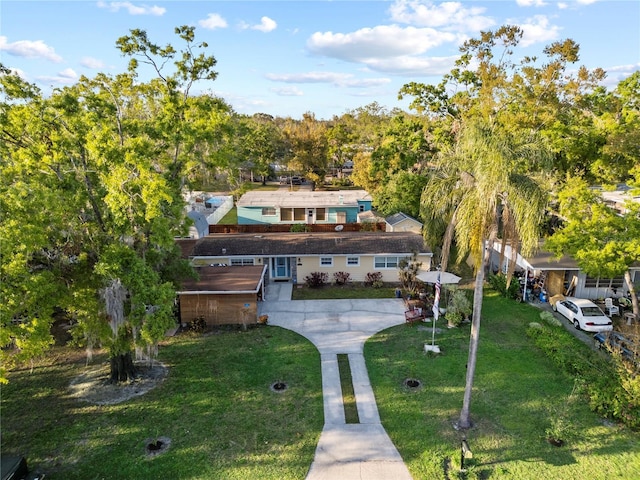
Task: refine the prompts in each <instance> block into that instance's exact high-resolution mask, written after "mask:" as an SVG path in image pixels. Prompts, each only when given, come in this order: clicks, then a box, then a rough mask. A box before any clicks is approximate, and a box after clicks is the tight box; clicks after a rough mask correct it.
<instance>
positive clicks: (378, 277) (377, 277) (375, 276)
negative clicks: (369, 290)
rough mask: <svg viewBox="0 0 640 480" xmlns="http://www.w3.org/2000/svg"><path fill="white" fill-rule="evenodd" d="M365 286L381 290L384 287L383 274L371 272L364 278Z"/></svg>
mask: <svg viewBox="0 0 640 480" xmlns="http://www.w3.org/2000/svg"><path fill="white" fill-rule="evenodd" d="M364 285H365V287H373V288H380V287H382V286H383V283H382V272H369V273H367V275H366V276H365V277H364Z"/></svg>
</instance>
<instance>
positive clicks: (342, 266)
mask: <svg viewBox="0 0 640 480" xmlns="http://www.w3.org/2000/svg"><path fill="white" fill-rule="evenodd" d="M352 256H353V257H358V258H359V259H360V265H359V266H355V265H347V255H334V256H331V255H327V257H330V258H332V259H333V265H332V266H326V265H320V256H312V257H298V260H299V261H298V266H297V272H298V277H297V278H298V283H304V279H305V277H306V276H308V275H310V274H311V273H313V272H326V273H327V274H328V275H329V282H332V281H333V274H334V273H335V272H349V280H350V281H352V282H364V280H365V278H366V276H367V273H371V272H380V273H381V274H382V281H383V282H389V283H396V282H399V281H400V278H399V275H398V268H396V267H394V268H376V267H375V257H376V256H381V255H359V256H358V255H349V257H352ZM418 261H419V262H422V267H421V269H422V270H429V269H430V268H431V255H427V254H423V255H418Z"/></svg>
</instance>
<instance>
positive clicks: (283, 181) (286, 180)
mask: <svg viewBox="0 0 640 480" xmlns="http://www.w3.org/2000/svg"><path fill="white" fill-rule="evenodd" d="M279 180H280V183H281V184H287V183H289V177H287V176H286V175H280V179H279Z"/></svg>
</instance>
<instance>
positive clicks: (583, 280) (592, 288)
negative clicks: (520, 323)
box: [491, 242, 640, 299]
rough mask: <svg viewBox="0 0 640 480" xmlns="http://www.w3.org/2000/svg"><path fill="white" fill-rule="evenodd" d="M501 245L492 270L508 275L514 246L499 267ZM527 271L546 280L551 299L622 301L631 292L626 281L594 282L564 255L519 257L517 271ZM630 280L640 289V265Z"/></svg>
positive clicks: (540, 252) (495, 251)
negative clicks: (562, 296) (613, 298)
mask: <svg viewBox="0 0 640 480" xmlns="http://www.w3.org/2000/svg"><path fill="white" fill-rule="evenodd" d="M500 251H501V244H500V242H496V243H495V244H494V248H493V252H492V257H491V265H492V270H500V271H502V272H506V271H507V269H508V265H509V263H510V262H511V261H512V260H511V253H512V252H511V246H509V245H507V246H506V247H505V259H504V263H503V264H502V265H499V263H500ZM518 270H524V271H526V272H527V275H528V276H533V277H539V278H540V277H542V278H544V289H545V290H546V292H547V294H548V296H549V297H552V296H554V295H558V294H562V295H567V293H570V295H571V296H574V297H578V298H588V299H600V298H606V297H622V296H624V295H626V294H627V291H628V288H627V285H626V282H625V281H624V277H623V276H620V277H616V278H594V277H589V276H588V275H586V274H585V273H584V272H582V271H581V270H580V268H579V267H578V264H577V262H576V261H575V260H574V259H573V258H571V257H569V256H567V255H565V256H563V257H561V258H556V257H555V256H554V255H553V254H552V253H550V252H548V251H545V250H544V249H543V248H540V249H539V250H538V252H537V253H535V254H534V255H532V256H531V257H527V258H524V257H522V256H521V255H520V254H517V256H516V271H518ZM630 271H631V279H632V281H633V283H634V285H636V289H637V288H638V286H640V265H638V266H634V267H631V269H630Z"/></svg>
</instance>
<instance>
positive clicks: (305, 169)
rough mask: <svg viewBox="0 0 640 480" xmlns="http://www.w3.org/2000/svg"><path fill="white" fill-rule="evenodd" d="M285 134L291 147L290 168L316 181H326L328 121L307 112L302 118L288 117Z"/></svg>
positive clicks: (284, 128) (284, 127)
mask: <svg viewBox="0 0 640 480" xmlns="http://www.w3.org/2000/svg"><path fill="white" fill-rule="evenodd" d="M283 134H284V137H285V139H286V142H287V144H288V148H289V149H290V156H289V168H290V169H291V170H293V171H296V172H300V173H302V174H303V175H305V176H306V177H308V178H310V179H311V180H313V181H315V182H319V181H324V176H325V174H326V173H327V168H328V165H329V157H328V141H327V125H326V123H325V122H322V121H319V120H317V119H316V117H315V115H314V114H313V113H310V112H307V113H305V114H304V115H303V116H302V120H293V119H287V120H286V121H285V123H284V126H283Z"/></svg>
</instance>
